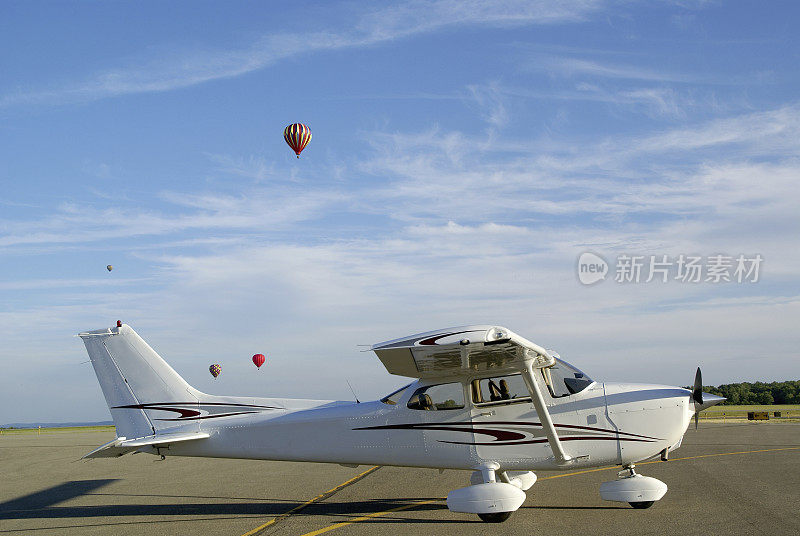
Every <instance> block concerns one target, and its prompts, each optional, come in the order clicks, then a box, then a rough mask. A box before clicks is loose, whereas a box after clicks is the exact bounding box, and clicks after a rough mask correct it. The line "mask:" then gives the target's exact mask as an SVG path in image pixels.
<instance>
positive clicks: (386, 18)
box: [0, 0, 602, 108]
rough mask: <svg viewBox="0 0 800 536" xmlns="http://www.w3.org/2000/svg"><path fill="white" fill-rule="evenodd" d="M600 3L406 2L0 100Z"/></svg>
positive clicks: (188, 79) (175, 75)
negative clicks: (343, 24)
mask: <svg viewBox="0 0 800 536" xmlns="http://www.w3.org/2000/svg"><path fill="white" fill-rule="evenodd" d="M601 3H602V2H600V1H599V0H570V1H555V0H553V1H546V0H540V1H537V2H530V1H523V0H504V1H502V2H493V3H491V4H486V3H484V2H479V1H476V0H470V1H456V0H436V1H431V2H424V1H417V2H411V3H402V4H397V5H394V6H390V7H383V8H379V9H374V10H372V11H368V12H366V13H362V14H360V15H359V16H358V18H357V20H356V23H355V24H354V25H353V27H352V28H350V29H347V30H343V31H338V30H330V31H316V32H308V33H292V34H271V35H265V36H263V37H261V38H259V39H257V40H255V41H254V42H251V43H250V44H247V45H244V46H242V47H240V48H237V49H230V50H213V49H211V50H209V49H206V50H195V51H190V52H173V51H165V50H161V51H159V53H158V56H157V58H154V59H150V60H144V61H143V62H142V63H140V64H139V65H132V66H126V67H119V68H114V69H111V70H108V71H105V72H101V73H97V74H95V75H92V76H90V77H88V78H87V79H85V80H84V81H82V82H75V83H72V84H67V85H64V86H61V87H56V88H51V89H35V88H26V89H25V90H20V91H18V92H16V93H8V94H6V95H3V96H0V108H4V107H11V106H17V105H25V104H62V103H69V102H84V101H92V100H97V99H103V98H107V97H113V96H119V95H126V94H134V93H151V92H161V91H170V90H175V89H181V88H185V87H189V86H193V85H196V84H201V83H204V82H208V81H211V80H219V79H224V78H233V77H237V76H241V75H243V74H246V73H250V72H253V71H257V70H260V69H263V68H265V67H268V66H270V65H273V64H274V63H276V62H278V61H281V60H284V59H287V58H290V57H294V56H298V55H303V54H312V53H315V52H321V51H326V50H339V49H344V48H351V47H369V46H374V45H377V44H380V43H384V42H389V41H393V40H396V39H402V38H406V37H409V36H412V35H415V34H421V33H428V32H433V31H437V30H440V29H444V28H448V27H453V26H463V25H474V26H493V27H497V26H508V25H536V24H556V23H571V22H577V21H581V20H584V19H585V18H586V17H587V16H589V15H590V14H592V13H594V12H596V11H597V10H598V9H599V7H600V6H601Z"/></svg>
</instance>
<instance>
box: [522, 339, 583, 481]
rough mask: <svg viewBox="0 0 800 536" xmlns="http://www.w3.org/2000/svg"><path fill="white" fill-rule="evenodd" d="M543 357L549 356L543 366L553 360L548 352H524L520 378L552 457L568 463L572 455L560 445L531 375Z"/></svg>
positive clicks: (538, 366)
mask: <svg viewBox="0 0 800 536" xmlns="http://www.w3.org/2000/svg"><path fill="white" fill-rule="evenodd" d="M543 357H544V358H545V359H547V358H549V359H547V361H548V363H547V365H545V366H549V365H551V364H552V363H553V361H554V360H553V358H552V357H551V356H550V355H548V354H546V356H542V355H541V354H539V355H538V356H536V358H533V357H531V356H530V355H529V354H528V352H526V355H525V360H524V362H523V363H524V367H523V369H522V379H523V380H525V385H527V386H528V392H529V393H530V395H531V401H532V402H533V405H534V407H535V408H536V413H537V414H538V415H539V420H540V421H542V428H544V433H545V434H546V435H547V442H548V443H550V449H551V450H552V451H553V457H554V458H555V460H556V463H557V464H558V465H564V464H567V463H569V462H570V461H571V460H572V457H571V456H570V455H569V454H567V453H566V452H564V447H563V446H562V445H561V440H560V439H558V433H556V427H555V426H553V419H552V418H550V412H549V411H548V410H547V406H545V404H544V397H543V396H542V391H541V389H539V384H538V383H536V380H535V378H534V377H533V369H534V366H536V368H542V366H541V364H540V363H539V362H540V361H541V360H542V358H543ZM534 361H536V362H537V363H536V365H534Z"/></svg>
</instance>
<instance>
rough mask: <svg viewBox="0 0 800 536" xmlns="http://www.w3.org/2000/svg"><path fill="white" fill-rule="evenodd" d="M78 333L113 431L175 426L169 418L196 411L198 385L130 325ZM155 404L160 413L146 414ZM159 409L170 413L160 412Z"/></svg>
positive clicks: (125, 433) (131, 434)
mask: <svg viewBox="0 0 800 536" xmlns="http://www.w3.org/2000/svg"><path fill="white" fill-rule="evenodd" d="M79 336H80V337H81V339H83V342H84V344H85V345H86V351H87V352H88V353H89V358H90V359H91V360H92V366H94V371H95V374H97V380H98V381H99V382H100V387H101V388H102V390H103V395H104V396H105V398H106V403H107V404H108V408H109V410H110V411H111V417H112V419H114V425H115V426H116V428H117V435H118V436H119V437H126V438H137V437H144V436H148V435H153V434H155V433H156V432H157V431H159V430H163V429H166V428H171V427H174V426H176V424H177V423H176V422H174V421H176V420H177V418H179V417H180V416H183V415H185V414H186V413H187V412H189V413H197V411H196V409H197V406H198V398H197V395H198V394H199V393H198V391H197V390H195V389H194V388H193V387H192V386H190V385H189V384H188V383H186V381H185V380H184V379H183V378H181V377H180V376H179V375H178V373H177V372H175V370H174V369H173V368H172V367H170V366H169V365H168V364H167V363H166V362H165V361H164V360H163V359H162V358H161V356H159V355H158V354H157V353H156V352H155V350H153V349H152V348H151V347H150V346H149V345H148V344H147V343H146V342H145V341H144V340H143V339H142V338H141V337H139V335H138V334H137V333H136V332H135V331H134V330H133V329H132V328H131V327H130V326H128V325H126V324H123V325H121V326H119V327H115V328H109V329H104V330H97V331H89V332H85V333H80V334H79ZM165 404H167V405H169V406H171V409H167V408H166V407H165ZM157 407H158V408H160V409H159V415H160V418H155V417H153V416H152V415H151V413H153V412H154V410H155V409H156V408H157ZM149 408H152V409H149ZM165 410H166V412H167V414H168V415H169V413H171V414H172V416H174V418H170V417H166V418H165V416H164V415H165V413H164V412H165Z"/></svg>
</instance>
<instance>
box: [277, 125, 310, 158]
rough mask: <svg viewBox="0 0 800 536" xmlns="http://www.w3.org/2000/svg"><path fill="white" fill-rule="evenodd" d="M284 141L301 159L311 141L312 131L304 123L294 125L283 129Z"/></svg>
mask: <svg viewBox="0 0 800 536" xmlns="http://www.w3.org/2000/svg"><path fill="white" fill-rule="evenodd" d="M283 139H284V140H286V143H287V144H289V147H291V148H292V150H293V151H294V154H296V155H297V158H300V153H302V152H303V149H305V148H306V145H308V142H310V141H311V129H310V128H308V127H307V126H305V125H304V124H303V123H292V124H291V125H289V126H288V127H286V128H284V129H283Z"/></svg>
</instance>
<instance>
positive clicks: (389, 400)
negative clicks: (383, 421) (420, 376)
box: [381, 382, 413, 406]
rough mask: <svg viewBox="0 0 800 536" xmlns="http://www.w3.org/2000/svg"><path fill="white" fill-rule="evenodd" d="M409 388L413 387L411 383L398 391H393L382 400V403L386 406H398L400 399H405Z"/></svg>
mask: <svg viewBox="0 0 800 536" xmlns="http://www.w3.org/2000/svg"><path fill="white" fill-rule="evenodd" d="M412 383H413V382H412ZM409 387H411V383H409V384H408V385H404V386H403V387H401V388H400V389H398V390H396V391H392V392H391V393H389V394H388V395H386V396H384V397H383V398H381V402H383V403H384V404H389V405H390V406H394V405H396V404H397V403H398V402H399V401H400V399H401V398H403V394H404V393H405V391H406V389H408V388H409Z"/></svg>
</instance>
